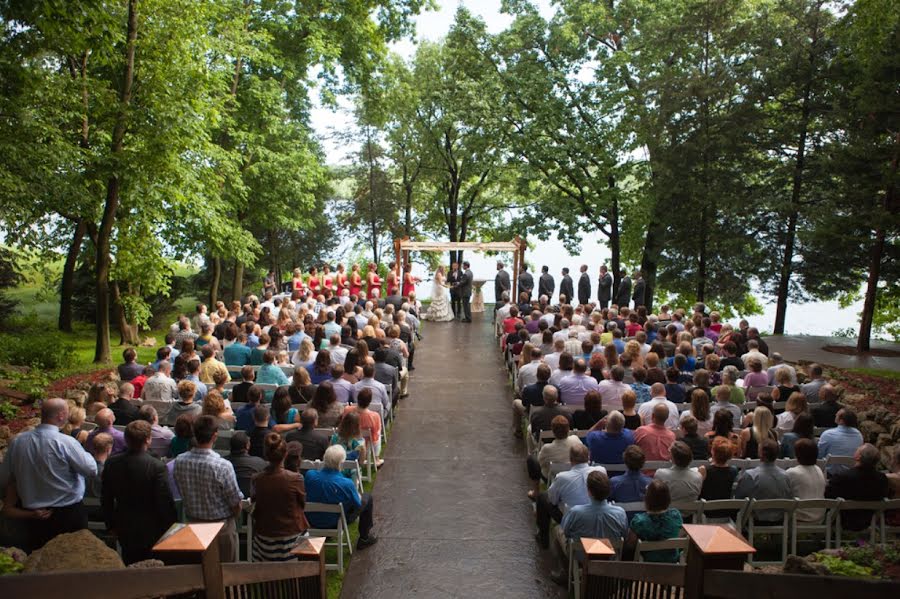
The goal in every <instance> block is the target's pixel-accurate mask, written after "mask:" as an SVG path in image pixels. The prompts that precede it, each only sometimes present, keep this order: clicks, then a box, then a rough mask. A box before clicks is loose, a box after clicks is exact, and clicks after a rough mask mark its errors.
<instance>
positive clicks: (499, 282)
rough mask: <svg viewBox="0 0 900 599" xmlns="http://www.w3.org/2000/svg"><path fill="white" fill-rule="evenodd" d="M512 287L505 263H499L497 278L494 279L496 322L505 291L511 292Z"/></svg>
mask: <svg viewBox="0 0 900 599" xmlns="http://www.w3.org/2000/svg"><path fill="white" fill-rule="evenodd" d="M511 287H512V285H511V284H510V281H509V273H508V272H506V271H505V270H503V262H500V261H499V260H498V261H497V276H496V277H495V278H494V320H495V321H496V319H497V310H499V309H500V305H501V303H502V302H503V300H502V299H501V298H502V297H503V292H504V291H509V290H510V288H511Z"/></svg>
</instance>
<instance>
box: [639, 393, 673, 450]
mask: <svg viewBox="0 0 900 599" xmlns="http://www.w3.org/2000/svg"><path fill="white" fill-rule="evenodd" d="M650 418H651V422H650V424H645V425H644V426H642V427H640V428H639V429H637V430H636V431H634V443H635V445H637V446H638V447H640V448H641V450H643V452H644V456H645V457H646V458H647V459H648V460H656V461H666V460H668V459H669V455H670V453H669V450H670V449H671V447H672V444H673V443H675V433H673V432H672V431H671V430H669V428H668V427H667V426H666V421H667V420H668V419H669V408H668V407H666V405H665V404H663V403H658V404H656V406H655V407H654V408H653V412H652V413H651V416H650Z"/></svg>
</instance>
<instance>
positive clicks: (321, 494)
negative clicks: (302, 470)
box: [305, 445, 378, 549]
mask: <svg viewBox="0 0 900 599" xmlns="http://www.w3.org/2000/svg"><path fill="white" fill-rule="evenodd" d="M346 459H347V452H346V451H344V448H343V447H341V446H340V445H332V446H331V447H329V448H328V449H327V450H326V451H325V456H324V458H323V462H324V463H325V465H324V467H323V468H322V469H321V470H310V471H309V472H307V473H306V477H305V481H306V501H307V502H311V503H329V504H332V505H334V504H338V503H340V504H342V505H343V506H344V511H345V513H346V515H347V521H348V522H355V521H356V520H357V519H358V520H359V540H358V541H357V542H356V548H357V549H364V548H366V547H369V546H370V545H374V544H375V542H376V541H377V540H378V539H377V538H376V537H375V535H373V534H372V524H373V511H374V502H373V500H372V496H371V495H369V494H368V493H363V495H362V497H360V496H359V493H357V491H356V484H355V483H354V482H353V481H352V480H350V479H349V478H347V477H346V476H344V475H343V474H341V464H343V463H344V460H346ZM338 517H339V515H338V514H326V513H317V512H308V513H307V514H306V518H307V520H309V525H310V526H312V527H313V528H334V527H335V526H337V519H338Z"/></svg>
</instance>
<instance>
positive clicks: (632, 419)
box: [622, 391, 643, 431]
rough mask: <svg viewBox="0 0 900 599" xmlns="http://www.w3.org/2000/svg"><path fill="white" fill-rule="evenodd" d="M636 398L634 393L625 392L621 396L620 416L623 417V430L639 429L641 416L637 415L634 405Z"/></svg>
mask: <svg viewBox="0 0 900 599" xmlns="http://www.w3.org/2000/svg"><path fill="white" fill-rule="evenodd" d="M636 403H637V396H636V395H635V394H634V391H626V392H625V393H623V394H622V416H624V417H625V428H627V429H628V430H630V431H636V430H637V429H639V428H640V427H641V424H643V423H642V422H641V415H640V414H638V413H637V410H636V409H635V404H636Z"/></svg>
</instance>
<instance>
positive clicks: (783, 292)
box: [772, 209, 799, 335]
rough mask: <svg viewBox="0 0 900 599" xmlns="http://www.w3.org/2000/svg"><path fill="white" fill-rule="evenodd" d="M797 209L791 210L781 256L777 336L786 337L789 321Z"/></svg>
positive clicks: (776, 307)
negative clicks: (786, 326)
mask: <svg viewBox="0 0 900 599" xmlns="http://www.w3.org/2000/svg"><path fill="white" fill-rule="evenodd" d="M798 217H799V214H798V213H797V210H796V209H792V210H791V214H790V216H789V217H788V228H787V232H786V234H785V239H784V252H783V253H782V255H781V273H780V274H779V277H778V297H777V299H776V301H775V328H774V330H773V331H772V332H773V333H774V334H775V335H784V324H785V321H786V320H787V302H788V292H789V290H790V284H791V271H792V266H793V262H794V245H795V243H796V239H797V219H798Z"/></svg>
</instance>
